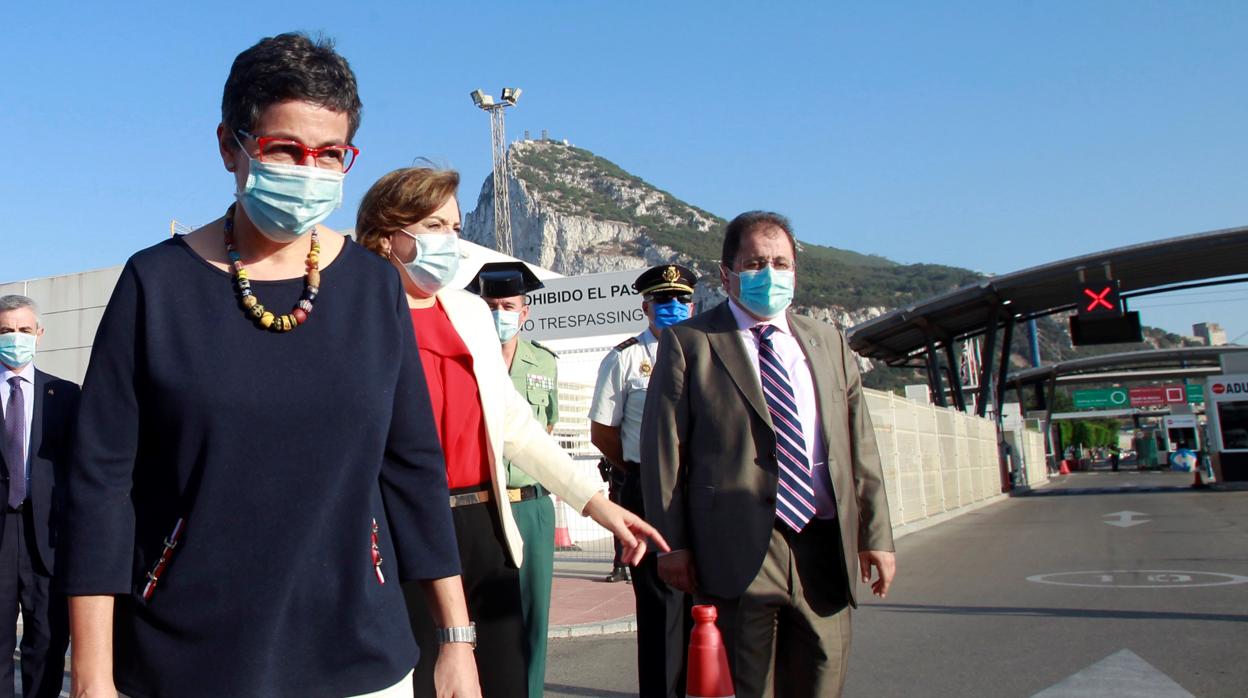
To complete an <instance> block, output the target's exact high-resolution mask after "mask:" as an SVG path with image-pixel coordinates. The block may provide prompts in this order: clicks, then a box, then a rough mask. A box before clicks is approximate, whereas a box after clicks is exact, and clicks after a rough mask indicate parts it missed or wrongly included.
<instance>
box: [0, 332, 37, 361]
mask: <svg viewBox="0 0 1248 698" xmlns="http://www.w3.org/2000/svg"><path fill="white" fill-rule="evenodd" d="M37 339H38V337H36V336H35V335H33V334H26V333H25V332H5V333H4V334H0V362H3V363H4V365H5V366H8V367H9V368H21V367H23V366H25V365H26V364H28V363H30V362H31V361H34V360H35V341H36V340H37Z"/></svg>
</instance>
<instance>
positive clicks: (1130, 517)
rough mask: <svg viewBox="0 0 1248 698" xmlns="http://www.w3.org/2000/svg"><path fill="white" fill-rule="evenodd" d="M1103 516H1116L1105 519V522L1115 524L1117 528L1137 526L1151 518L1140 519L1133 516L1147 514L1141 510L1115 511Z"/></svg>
mask: <svg viewBox="0 0 1248 698" xmlns="http://www.w3.org/2000/svg"><path fill="white" fill-rule="evenodd" d="M1104 516H1116V517H1118V518H1117V519H1116V520H1110V521H1106V522H1105V523H1107V524H1109V525H1110V526H1117V527H1119V528H1130V527H1131V526H1139V525H1140V524H1146V523H1148V522H1149V521H1151V520H1152V519H1142V520H1141V519H1136V518H1135V517H1137V516H1148V514H1145V513H1144V512H1142V511H1115V512H1114V513H1112V514H1104Z"/></svg>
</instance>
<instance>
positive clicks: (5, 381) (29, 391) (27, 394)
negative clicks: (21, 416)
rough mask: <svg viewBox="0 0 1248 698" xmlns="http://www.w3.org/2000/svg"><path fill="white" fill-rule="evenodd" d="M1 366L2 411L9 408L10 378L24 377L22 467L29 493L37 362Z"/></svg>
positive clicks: (11, 465) (0, 402) (22, 381)
mask: <svg viewBox="0 0 1248 698" xmlns="http://www.w3.org/2000/svg"><path fill="white" fill-rule="evenodd" d="M0 367H3V368H4V372H3V373H0V411H4V410H7V409H9V393H10V392H11V388H9V379H10V378H12V377H13V376H18V377H19V378H21V379H22V380H21V383H20V385H21V386H22V399H23V401H24V404H23V407H25V408H26V415H25V416H26V420H25V421H26V431H25V432H24V433H23V434H22V440H23V443H22V453H24V454H26V462H25V463H23V464H22V469H23V470H24V472H25V475H26V492H27V494H29V493H30V425H31V422H33V421H34V420H35V364H34V362H33V361H32V362H31V363H28V364H26V366H25V367H23V368H22V370H20V371H14V370H13V369H11V368H9V367H8V366H3V365H2V364H0ZM5 416H6V417H7V416H8V415H7V414H6V415H5ZM0 438H3V435H0ZM9 467H10V468H12V467H13V464H11V463H10V464H9ZM9 477H13V473H12V472H11V471H10V472H9Z"/></svg>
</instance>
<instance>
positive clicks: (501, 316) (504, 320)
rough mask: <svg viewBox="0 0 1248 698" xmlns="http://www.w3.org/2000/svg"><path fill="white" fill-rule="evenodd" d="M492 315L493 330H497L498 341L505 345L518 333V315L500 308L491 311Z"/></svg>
mask: <svg viewBox="0 0 1248 698" xmlns="http://www.w3.org/2000/svg"><path fill="white" fill-rule="evenodd" d="M493 315H494V328H495V329H497V330H498V341H499V342H501V343H503V344H506V343H507V342H508V341H510V340H511V338H512V337H515V336H516V333H517V332H519V331H520V313H518V312H516V311H514V310H503V309H501V308H500V309H498V310H495V311H493Z"/></svg>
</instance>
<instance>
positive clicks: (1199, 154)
mask: <svg viewBox="0 0 1248 698" xmlns="http://www.w3.org/2000/svg"><path fill="white" fill-rule="evenodd" d="M185 5H189V3H188V4H183V3H176V4H175V3H159V4H158V3H85V2H84V3H61V2H44V3H18V4H15V5H12V6H10V7H8V8H6V10H5V24H6V27H7V28H8V31H6V36H5V41H4V42H3V43H2V44H0V85H3V91H2V92H0V132H3V133H5V134H7V136H8V137H9V138H10V139H12V140H11V143H10V146H9V148H8V154H9V161H8V163H7V164H8V166H7V167H5V168H3V169H0V191H3V199H2V200H3V201H4V202H5V203H6V204H7V205H6V206H5V207H4V208H5V210H4V217H5V223H6V232H5V233H4V236H5V245H4V254H3V255H0V281H8V280H17V279H23V278H32V277H39V276H46V275H51V274H60V273H70V272H75V271H82V270H86V269H92V268H99V267H106V266H111V265H114V264H120V263H121V262H123V261H124V260H125V258H126V257H127V256H128V255H129V254H131V253H132V252H134V251H135V250H137V249H140V248H142V247H145V246H147V245H149V244H151V243H154V242H158V241H159V240H161V239H162V238H163V237H165V236H167V235H168V229H169V221H170V219H171V218H176V219H178V220H181V221H184V222H187V223H191V224H199V223H203V222H206V221H209V220H212V219H213V218H215V217H217V216H219V215H220V214H221V212H222V211H224V209H225V207H226V206H227V205H228V204H229V202H230V201H231V200H232V196H231V195H232V187H233V185H232V180H231V178H230V177H229V176H228V175H227V173H225V172H224V170H223V169H222V167H221V163H220V160H219V159H218V158H217V155H216V151H215V145H214V139H213V130H214V128H215V126H216V124H217V122H218V120H219V117H220V97H221V88H222V85H223V84H224V81H225V76H226V74H227V72H228V70H229V65H230V62H231V61H232V60H233V57H234V56H235V55H236V54H237V53H238V52H239V51H241V50H243V49H244V48H246V47H247V46H249V45H251V44H252V43H254V42H255V41H256V40H258V39H259V38H261V37H263V36H267V35H271V34H274V33H279V32H281V31H286V30H291V29H301V30H307V31H324V32H325V33H327V34H329V35H331V36H333V37H334V38H335V39H336V40H337V42H338V48H339V50H340V51H341V52H342V53H343V54H344V55H345V56H347V58H348V59H349V60H350V61H351V63H352V66H353V67H354V68H355V70H356V73H357V75H358V76H359V80H360V89H361V96H362V98H363V100H364V105H365V107H364V118H363V124H362V126H361V129H360V132H359V134H358V137H357V144H358V145H359V146H360V147H361V148H362V150H363V153H362V155H361V159H360V161H359V163H358V164H357V166H356V167H355V169H353V170H352V172H351V173H350V175H349V176H348V178H347V185H346V187H347V188H346V203H345V205H344V207H343V209H342V211H340V212H339V213H337V214H336V215H335V216H334V217H332V218H331V219H330V220H329V224H330V225H331V226H335V227H349V226H351V225H352V222H353V218H354V212H355V206H356V204H357V203H358V201H359V198H360V197H361V196H362V195H363V193H364V191H365V190H366V189H367V188H368V185H369V184H371V183H372V182H373V181H375V180H376V179H377V177H379V176H381V175H382V174H384V173H385V172H387V171H389V170H391V169H393V168H395V167H400V166H404V165H407V164H410V163H411V162H412V161H413V160H414V159H415V158H417V157H428V158H431V159H433V160H434V161H435V162H439V163H442V164H445V165H450V166H453V167H456V168H458V169H460V170H461V172H462V173H463V175H464V181H465V184H464V189H463V191H462V192H461V197H462V199H463V200H464V204H465V208H471V207H472V206H473V205H474V204H475V201H476V197H477V194H478V192H479V189H480V185H481V182H482V180H483V179H484V177H485V175H486V174H487V173H488V171H489V168H490V160H489V158H490V152H489V126H488V120H487V118H486V116H485V115H484V114H483V113H481V112H479V111H477V110H475V109H474V108H473V107H472V105H471V102H470V100H469V98H468V92H469V91H471V90H473V89H475V88H477V87H481V88H484V89H486V90H487V91H489V92H493V93H495V94H497V91H498V89H499V88H500V87H502V86H503V85H516V86H519V87H521V88H523V89H524V94H523V96H522V98H521V101H520V105H519V106H518V107H517V108H515V109H513V110H510V111H509V113H508V133H509V136H511V137H513V138H514V137H519V136H520V135H521V134H522V133H523V131H524V130H525V129H528V130H530V131H532V132H533V133H534V135H536V134H537V133H539V132H540V131H541V129H543V128H545V129H549V130H550V133H551V135H552V136H555V137H559V138H567V139H569V140H570V141H572V142H573V143H575V144H577V145H578V146H581V147H584V148H588V149H589V150H592V151H594V152H596V153H598V154H599V155H602V156H604V157H606V158H608V159H611V160H613V161H615V162H617V163H619V164H620V165H621V166H623V167H624V168H626V169H628V170H630V171H632V172H633V173H635V174H638V175H640V176H642V177H643V178H645V179H647V180H648V181H650V182H652V183H654V184H655V185H657V186H659V187H661V188H663V189H666V190H667V191H670V192H672V193H673V194H675V195H676V196H678V197H680V198H683V199H685V200H686V201H689V202H690V203H693V204H696V205H698V206H700V207H702V208H705V209H707V210H710V211H712V212H714V213H716V214H719V215H721V216H724V217H731V216H733V215H735V214H736V213H739V212H741V211H743V210H747V209H753V208H768V209H773V210H778V211H781V212H783V213H786V214H788V215H789V216H790V217H791V218H792V220H793V222H794V224H795V227H796V228H797V232H798V237H799V238H802V239H805V240H809V241H812V242H817V243H822V244H828V245H834V246H837V247H842V248H848V249H852V250H856V251H860V252H867V253H873V254H880V255H884V256H886V257H889V258H891V259H895V260H897V261H901V262H938V263H944V264H954V265H959V266H965V267H970V268H972V269H976V270H979V271H985V272H996V273H1004V272H1008V271H1013V270H1016V269H1021V268H1024V267H1030V266H1034V265H1035V264H1040V263H1043V262H1047V261H1051V260H1054V259H1059V258H1063V257H1068V256H1073V255H1076V254H1081V253H1085V252H1091V251H1094V250H1098V249H1105V248H1108V247H1115V246H1119V245H1125V244H1131V243H1135V242H1142V241H1146V240H1153V239H1158V238H1162V237H1170V236H1177V235H1182V234H1188V233H1194V232H1199V231H1204V230H1212V229H1217V228H1225V227H1232V226H1239V225H1246V224H1248V196H1246V195H1245V194H1246V193H1248V168H1246V167H1245V165H1244V163H1245V162H1248V140H1246V139H1245V129H1246V128H1248V89H1245V88H1246V87H1248V85H1245V82H1246V77H1245V76H1246V75H1248V71H1246V70H1245V69H1246V68H1248V46H1246V45H1245V42H1244V41H1243V37H1244V36H1248V5H1246V4H1244V3H1242V2H1200V3H1191V2H1149V1H1146V0H1134V1H1130V2H1096V3H1086V2H1068V3H1067V2H980V3H972V2H944V3H928V2H910V3H903V2H891V3H860V4H848V3H833V2H821V3H806V2H797V3H786V4H784V6H783V7H782V8H779V9H777V8H765V7H763V6H762V5H761V4H759V3H736V2H688V3H683V2H682V3H673V2H665V3H654V2H629V3H606V2H558V3H556V2H537V3H525V4H523V5H521V4H519V3H515V4H501V3H470V2H462V3H439V4H432V3H424V2H361V3H323V2H304V3H299V4H290V3H265V2H252V3H247V4H245V5H240V6H238V8H237V9H234V8H232V7H231V6H229V5H228V4H227V5H224V6H222V5H208V6H204V7H202V8H201V7H187V6H185ZM1245 267H1246V270H1248V262H1246V263H1245ZM1211 291H1212V290H1209V289H1206V290H1204V292H1203V293H1200V294H1197V293H1196V292H1189V293H1187V294H1183V295H1178V294H1175V295H1163V296H1154V297H1150V298H1149V299H1147V301H1146V300H1145V299H1141V300H1140V302H1139V303H1138V304H1135V307H1137V308H1139V309H1141V310H1142V311H1143V312H1144V321H1145V322H1146V323H1149V324H1154V325H1158V326H1161V327H1165V328H1166V329H1169V330H1171V331H1178V332H1184V333H1186V332H1190V325H1191V323H1192V322H1195V321H1200V320H1213V321H1218V322H1221V323H1222V324H1223V325H1224V326H1225V327H1226V328H1227V330H1228V333H1229V334H1230V336H1231V337H1232V338H1234V337H1236V336H1238V335H1242V334H1244V333H1248V312H1245V311H1248V286H1244V285H1239V286H1230V287H1223V288H1222V289H1217V291H1218V293H1212V292H1211ZM1211 301H1212V302H1213V303H1212V304H1209V303H1210V302H1211ZM1245 340H1248V337H1245V338H1241V341H1245Z"/></svg>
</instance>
